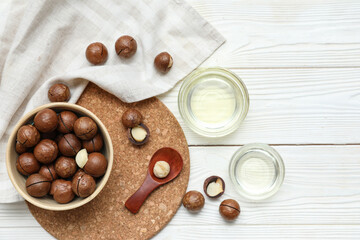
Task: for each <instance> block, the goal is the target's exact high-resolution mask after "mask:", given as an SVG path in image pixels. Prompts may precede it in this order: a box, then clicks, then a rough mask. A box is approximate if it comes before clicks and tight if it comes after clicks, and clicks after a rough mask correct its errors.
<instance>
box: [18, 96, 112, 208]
mask: <svg viewBox="0 0 360 240" xmlns="http://www.w3.org/2000/svg"><path fill="white" fill-rule="evenodd" d="M60 90H61V89H60ZM55 95H57V94H54V95H52V96H55ZM49 98H50V97H49ZM15 144H16V145H15V150H16V152H17V153H18V154H19V156H18V158H17V161H16V168H17V170H18V171H19V173H21V174H22V175H24V176H25V177H28V178H27V180H26V183H25V184H26V190H27V192H28V193H29V194H30V195H31V196H33V197H44V196H46V195H48V194H50V195H52V196H53V198H54V200H55V201H56V202H58V203H68V202H70V201H72V200H73V199H74V197H75V195H76V196H78V197H81V198H86V197H88V196H90V195H91V194H92V193H93V192H94V191H95V188H96V181H97V179H98V178H100V177H101V176H103V175H104V174H105V172H106V169H107V164H108V163H107V160H106V158H105V156H104V155H103V154H102V153H101V150H102V148H103V138H102V136H101V134H100V132H99V131H98V126H97V124H96V123H95V121H94V120H92V119H91V118H89V117H86V116H78V115H77V114H75V113H74V112H72V111H68V110H64V111H59V112H58V113H57V112H55V111H54V110H53V109H50V108H46V109H43V110H40V111H39V112H38V113H36V115H35V117H34V119H33V121H30V122H29V124H27V125H23V126H21V127H20V128H19V130H18V132H17V140H16V143H15Z"/></svg>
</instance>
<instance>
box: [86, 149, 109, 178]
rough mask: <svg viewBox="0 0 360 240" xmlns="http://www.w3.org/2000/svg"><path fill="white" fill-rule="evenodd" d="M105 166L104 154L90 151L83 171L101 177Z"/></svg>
mask: <svg viewBox="0 0 360 240" xmlns="http://www.w3.org/2000/svg"><path fill="white" fill-rule="evenodd" d="M106 168H107V160H106V158H105V156H104V155H102V154H101V153H98V152H93V153H90V154H89V156H88V160H87V162H86V164H85V166H84V168H83V169H84V171H85V172H86V173H87V174H89V175H91V176H93V177H101V176H102V175H104V174H105V172H106Z"/></svg>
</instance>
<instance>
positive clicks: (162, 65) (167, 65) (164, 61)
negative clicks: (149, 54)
mask: <svg viewBox="0 0 360 240" xmlns="http://www.w3.org/2000/svg"><path fill="white" fill-rule="evenodd" d="M154 64H155V67H156V69H157V70H158V71H160V72H162V73H167V72H168V71H169V70H170V69H171V67H172V65H173V59H172V57H171V56H170V54H169V53H167V52H162V53H159V54H158V55H157V56H156V57H155V60H154Z"/></svg>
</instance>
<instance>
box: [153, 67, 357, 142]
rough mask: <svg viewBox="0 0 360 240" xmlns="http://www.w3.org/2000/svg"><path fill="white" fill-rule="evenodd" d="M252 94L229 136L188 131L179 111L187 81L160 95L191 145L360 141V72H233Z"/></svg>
mask: <svg viewBox="0 0 360 240" xmlns="http://www.w3.org/2000/svg"><path fill="white" fill-rule="evenodd" d="M233 71H234V72H235V73H236V74H237V75H238V76H239V77H240V78H242V79H243V81H244V82H245V84H246V86H247V88H248V90H249V95H250V110H249V113H248V116H247V118H246V119H245V121H244V122H243V123H242V125H241V126H240V128H239V129H238V130H237V131H236V132H234V133H233V134H230V135H228V136H226V137H223V138H218V139H211V138H206V137H202V136H200V135H198V134H196V133H194V132H193V131H191V129H190V128H189V127H187V126H186V125H185V124H184V122H183V120H182V118H181V116H180V114H179V111H178V107H177V96H178V92H179V88H180V86H181V83H179V84H178V85H177V86H176V87H175V89H173V90H172V91H171V92H169V93H166V94H164V95H162V96H160V100H162V101H163V102H164V103H165V104H166V105H167V107H168V108H169V109H171V110H172V112H173V113H174V115H175V117H176V118H177V119H178V121H179V123H180V124H181V127H182V128H183V130H184V132H185V135H186V138H187V140H188V143H189V144H190V145H204V144H216V145H218V144H221V145H226V144H231V145H238V144H245V143H249V142H266V143H271V144H348V143H360V134H355V133H356V132H359V131H360V121H359V119H360V80H359V76H360V68H350V69H341V68H335V69H256V70H254V69H251V70H250V69H247V70H245V69H233Z"/></svg>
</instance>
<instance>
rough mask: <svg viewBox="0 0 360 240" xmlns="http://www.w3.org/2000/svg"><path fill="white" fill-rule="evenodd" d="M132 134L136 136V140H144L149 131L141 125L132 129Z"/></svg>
mask: <svg viewBox="0 0 360 240" xmlns="http://www.w3.org/2000/svg"><path fill="white" fill-rule="evenodd" d="M131 136H132V137H133V138H134V140H135V141H137V142H142V141H144V140H145V138H146V136H147V132H146V130H145V129H144V128H142V127H141V126H136V127H133V128H132V129H131Z"/></svg>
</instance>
